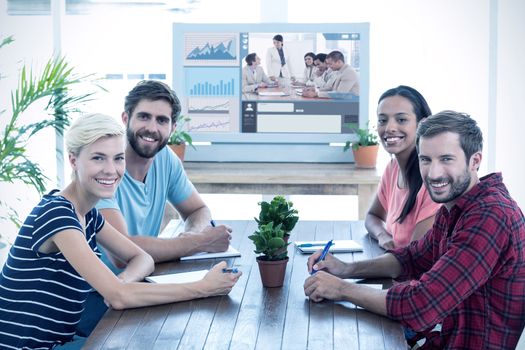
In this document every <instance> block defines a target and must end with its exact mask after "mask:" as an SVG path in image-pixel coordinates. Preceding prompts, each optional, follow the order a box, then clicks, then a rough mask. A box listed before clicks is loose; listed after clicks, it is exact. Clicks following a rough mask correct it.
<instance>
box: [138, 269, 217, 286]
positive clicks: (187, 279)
mask: <svg viewBox="0 0 525 350" xmlns="http://www.w3.org/2000/svg"><path fill="white" fill-rule="evenodd" d="M207 273H208V270H199V271H190V272H181V273H170V274H167V275H159V276H148V277H146V281H148V282H151V283H191V282H197V281H200V280H201V279H203V278H204V276H206V274H207Z"/></svg>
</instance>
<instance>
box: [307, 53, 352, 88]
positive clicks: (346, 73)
mask: <svg viewBox="0 0 525 350" xmlns="http://www.w3.org/2000/svg"><path fill="white" fill-rule="evenodd" d="M326 61H327V64H328V66H329V67H330V69H332V71H334V74H333V75H332V76H331V78H330V81H329V82H328V83H327V85H326V87H324V88H323V89H322V90H321V89H319V91H316V89H314V88H309V89H304V90H303V96H304V97H329V96H328V93H327V91H335V92H350V93H352V94H354V95H356V96H359V75H358V74H357V72H356V71H355V70H354V69H353V68H352V67H350V65H348V64H346V63H345V57H344V55H343V54H342V53H341V52H340V51H332V52H330V53H329V54H328V56H326ZM325 89H326V90H325Z"/></svg>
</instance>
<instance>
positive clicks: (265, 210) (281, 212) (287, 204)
mask: <svg viewBox="0 0 525 350" xmlns="http://www.w3.org/2000/svg"><path fill="white" fill-rule="evenodd" d="M259 205H260V206H261V211H260V213H259V218H255V221H257V224H258V225H259V227H260V226H261V225H265V224H268V223H270V222H273V224H274V226H277V225H279V224H281V228H282V230H283V231H284V240H285V242H288V239H289V238H290V232H292V230H293V228H294V227H295V224H297V221H298V220H299V216H297V214H298V211H297V209H294V208H293V203H292V202H291V201H287V200H286V199H285V198H284V197H283V196H275V197H274V198H273V199H272V201H271V202H270V203H268V202H265V201H262V202H259Z"/></svg>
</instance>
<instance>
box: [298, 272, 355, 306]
mask: <svg viewBox="0 0 525 350" xmlns="http://www.w3.org/2000/svg"><path fill="white" fill-rule="evenodd" d="M345 283H346V282H345V281H343V280H342V279H340V278H339V277H336V276H334V275H331V274H329V273H326V272H324V271H318V272H316V273H315V274H314V275H312V276H310V277H308V278H307V279H306V281H304V294H305V295H306V296H307V297H309V298H310V300H312V301H315V302H320V301H323V300H324V299H329V300H342V299H343V296H344V294H343V289H344V286H345Z"/></svg>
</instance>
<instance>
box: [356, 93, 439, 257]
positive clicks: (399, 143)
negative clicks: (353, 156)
mask: <svg viewBox="0 0 525 350" xmlns="http://www.w3.org/2000/svg"><path fill="white" fill-rule="evenodd" d="M431 114H432V112H431V111H430V107H429V106H428V104H427V101H425V98H424V97H423V96H422V95H421V94H420V93H419V92H418V91H417V90H415V89H413V88H411V87H409V86H404V85H401V86H398V87H396V88H393V89H390V90H388V91H386V92H385V93H383V95H381V97H380V98H379V103H378V106H377V133H378V134H379V138H380V139H381V144H382V145H383V147H384V148H385V150H386V151H387V152H388V153H390V154H392V155H393V156H394V157H393V158H392V160H391V162H390V163H389V164H388V166H387V168H386V170H385V172H384V173H383V176H382V177H381V182H380V184H379V188H378V191H377V195H376V197H375V198H374V201H373V202H372V205H371V207H370V209H369V211H368V213H367V215H366V219H365V226H366V228H367V230H368V232H369V233H370V235H371V236H372V237H374V238H376V239H377V240H378V241H379V245H380V246H381V247H383V248H385V249H392V248H396V247H403V246H406V245H408V244H409V243H410V242H411V241H413V240H417V239H419V238H420V237H422V236H423V235H424V234H425V233H426V232H427V231H428V230H429V229H430V228H431V227H432V224H433V223H434V215H435V213H436V211H437V210H438V208H439V206H440V205H439V204H437V203H434V202H433V201H432V199H431V198H430V196H429V194H428V192H427V190H426V188H425V186H422V180H421V175H420V173H419V161H418V157H417V152H416V129H417V125H418V123H419V122H420V121H421V120H422V119H424V118H426V117H428V116H430V115H431Z"/></svg>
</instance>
